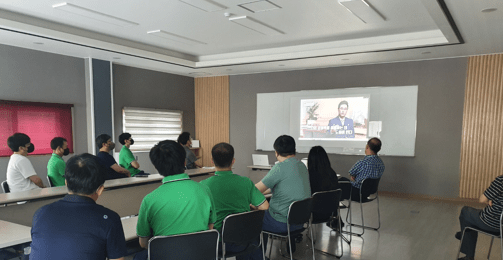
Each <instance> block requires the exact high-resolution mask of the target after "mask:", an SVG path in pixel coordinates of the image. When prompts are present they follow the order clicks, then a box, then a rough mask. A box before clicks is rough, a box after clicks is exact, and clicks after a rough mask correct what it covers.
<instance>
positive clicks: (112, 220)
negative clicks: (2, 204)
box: [30, 154, 126, 260]
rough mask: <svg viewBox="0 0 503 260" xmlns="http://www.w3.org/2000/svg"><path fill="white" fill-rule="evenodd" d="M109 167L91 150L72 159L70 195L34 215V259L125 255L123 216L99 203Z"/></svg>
mask: <svg viewBox="0 0 503 260" xmlns="http://www.w3.org/2000/svg"><path fill="white" fill-rule="evenodd" d="M104 171H105V169H103V167H102V166H101V165H99V164H98V163H97V161H96V157H95V156H93V155H90V154H82V155H77V156H74V157H72V158H70V160H68V162H67V164H66V169H65V182H66V186H67V187H68V195H66V196H65V197H64V198H63V199H61V200H59V201H57V202H54V203H51V204H49V205H46V206H43V207H41V208H40V209H39V210H37V212H35V214H34V215H33V226H32V228H31V238H32V243H31V254H30V259H32V260H37V259H83V260H99V259H103V260H105V259H106V258H108V259H111V260H112V259H124V256H125V254H126V241H125V238H124V231H123V229H122V223H121V220H120V217H119V215H118V214H117V213H115V212H114V211H112V210H110V209H107V208H105V207H103V206H101V205H98V204H96V200H97V199H98V197H99V196H100V195H101V193H102V192H103V189H104V186H103V184H104V183H105V175H104Z"/></svg>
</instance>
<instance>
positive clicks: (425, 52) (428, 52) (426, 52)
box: [421, 51, 431, 54]
mask: <svg viewBox="0 0 503 260" xmlns="http://www.w3.org/2000/svg"><path fill="white" fill-rule="evenodd" d="M430 53H431V51H423V52H421V54H430Z"/></svg>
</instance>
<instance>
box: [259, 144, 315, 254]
mask: <svg viewBox="0 0 503 260" xmlns="http://www.w3.org/2000/svg"><path fill="white" fill-rule="evenodd" d="M274 150H275V154H276V158H277V159H278V161H279V163H277V164H276V165H274V166H273V167H272V169H271V170H270V171H269V173H267V175H266V176H265V177H264V178H263V179H262V181H260V182H258V183H257V184H255V186H256V187H257V188H258V190H259V191H260V192H262V193H266V192H269V189H270V191H271V192H272V198H271V202H270V207H269V210H268V211H266V213H265V216H264V225H263V226H262V229H263V230H265V231H271V232H278V233H286V232H287V231H288V230H287V224H286V219H287V215H288V210H289V207H290V204H292V202H294V201H299V200H303V199H306V198H309V197H311V188H310V187H309V174H308V172H307V168H306V166H305V165H304V163H302V162H301V161H299V160H298V159H297V158H295V140H294V139H293V137H291V136H288V135H282V136H280V137H278V138H277V139H276V141H275V142H274ZM302 228H303V226H294V225H291V226H290V231H295V230H298V229H302ZM264 245H267V236H264ZM290 245H291V247H292V248H291V249H292V252H295V242H293V240H292V241H290ZM266 250H267V248H266ZM262 257H263V255H262V249H260V250H256V251H254V254H253V259H257V260H258V259H262Z"/></svg>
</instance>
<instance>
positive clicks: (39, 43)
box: [33, 42, 44, 45]
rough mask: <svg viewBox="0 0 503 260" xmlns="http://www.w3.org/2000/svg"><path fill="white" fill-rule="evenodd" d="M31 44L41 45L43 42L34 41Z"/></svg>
mask: <svg viewBox="0 0 503 260" xmlns="http://www.w3.org/2000/svg"><path fill="white" fill-rule="evenodd" d="M33 44H37V45H43V44H44V43H43V42H34V43H33Z"/></svg>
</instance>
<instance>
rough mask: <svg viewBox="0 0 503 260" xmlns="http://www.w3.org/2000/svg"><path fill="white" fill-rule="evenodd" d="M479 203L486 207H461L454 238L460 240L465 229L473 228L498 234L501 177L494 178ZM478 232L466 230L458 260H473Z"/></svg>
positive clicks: (502, 197) (502, 190)
mask: <svg viewBox="0 0 503 260" xmlns="http://www.w3.org/2000/svg"><path fill="white" fill-rule="evenodd" d="M479 201H480V203H484V204H486V205H487V206H486V207H485V208H484V209H475V208H472V207H467V206H465V207H463V209H461V214H459V225H460V226H461V231H460V232H457V233H456V235H455V237H456V238H457V239H459V240H460V239H461V235H462V232H463V230H464V229H465V227H473V228H476V229H480V230H482V231H485V232H489V233H499V232H500V216H501V211H502V210H503V175H500V176H498V177H496V179H495V180H494V181H493V182H492V183H491V185H490V186H489V188H487V190H485V191H484V193H483V194H482V195H481V196H480V199H479ZM477 237H478V232H475V231H473V230H467V231H466V232H465V236H464V237H463V241H462V243H461V253H464V254H465V256H464V257H461V258H459V260H473V259H475V258H474V257H475V247H476V245H477Z"/></svg>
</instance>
